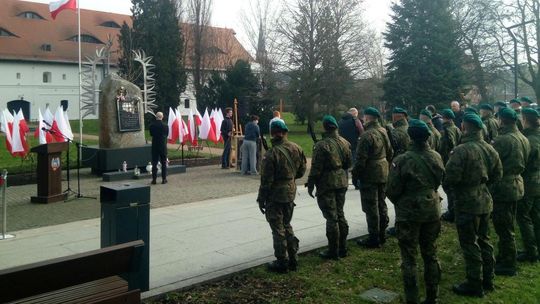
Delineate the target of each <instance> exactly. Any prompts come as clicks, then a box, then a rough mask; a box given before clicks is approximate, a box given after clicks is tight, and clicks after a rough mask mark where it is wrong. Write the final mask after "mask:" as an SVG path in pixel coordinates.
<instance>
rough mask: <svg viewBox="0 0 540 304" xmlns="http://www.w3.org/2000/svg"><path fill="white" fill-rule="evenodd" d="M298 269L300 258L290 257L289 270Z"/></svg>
mask: <svg viewBox="0 0 540 304" xmlns="http://www.w3.org/2000/svg"><path fill="white" fill-rule="evenodd" d="M297 270H298V260H297V259H296V258H292V259H291V258H289V271H297Z"/></svg>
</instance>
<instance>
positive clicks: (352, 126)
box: [338, 108, 364, 162]
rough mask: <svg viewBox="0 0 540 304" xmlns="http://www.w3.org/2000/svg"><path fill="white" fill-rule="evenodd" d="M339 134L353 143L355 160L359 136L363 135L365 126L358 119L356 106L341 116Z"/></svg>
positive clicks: (352, 149)
mask: <svg viewBox="0 0 540 304" xmlns="http://www.w3.org/2000/svg"><path fill="white" fill-rule="evenodd" d="M338 131H339V135H340V136H341V137H343V138H345V139H346V140H347V141H348V142H349V143H350V144H351V153H352V155H353V162H354V159H355V156H356V153H355V152H356V146H357V144H358V137H360V135H362V132H363V131H364V127H363V126H362V122H360V120H358V110H357V109H356V108H350V109H349V111H347V112H345V113H344V114H343V116H341V120H340V121H339V127H338Z"/></svg>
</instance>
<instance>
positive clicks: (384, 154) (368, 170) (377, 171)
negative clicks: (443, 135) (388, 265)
mask: <svg viewBox="0 0 540 304" xmlns="http://www.w3.org/2000/svg"><path fill="white" fill-rule="evenodd" d="M364 117H365V120H366V124H365V125H364V128H365V129H364V130H365V131H364V133H362V135H361V136H360V140H359V142H358V147H357V149H356V163H355V164H354V168H353V170H352V177H353V182H354V183H355V184H356V185H357V186H358V187H359V188H360V197H361V201H362V210H363V211H364V212H365V213H366V221H367V225H368V232H369V238H367V239H365V240H359V241H358V242H357V243H358V245H360V246H363V247H367V248H379V247H380V246H381V245H382V244H383V243H384V242H385V241H386V233H385V230H386V227H387V226H388V209H387V207H386V202H385V197H386V195H385V185H386V182H387V179H388V164H389V162H391V161H392V155H393V151H392V146H391V144H390V140H389V139H388V135H387V134H386V130H385V129H384V128H383V127H381V125H380V124H379V122H378V119H379V118H380V114H379V111H378V110H377V109H375V108H372V107H369V108H367V109H366V110H365V111H364Z"/></svg>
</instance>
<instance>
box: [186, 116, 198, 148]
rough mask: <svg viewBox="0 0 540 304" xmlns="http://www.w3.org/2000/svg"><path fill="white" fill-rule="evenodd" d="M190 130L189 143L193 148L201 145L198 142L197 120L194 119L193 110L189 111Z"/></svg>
mask: <svg viewBox="0 0 540 304" xmlns="http://www.w3.org/2000/svg"><path fill="white" fill-rule="evenodd" d="M188 130H189V136H188V141H189V142H190V143H191V145H192V146H197V145H198V144H199V141H198V140H197V129H196V126H195V120H194V117H193V110H189V116H188Z"/></svg>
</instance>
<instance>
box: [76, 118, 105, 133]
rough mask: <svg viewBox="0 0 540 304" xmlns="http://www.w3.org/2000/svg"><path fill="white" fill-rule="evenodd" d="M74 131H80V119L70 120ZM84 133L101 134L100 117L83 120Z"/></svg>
mask: <svg viewBox="0 0 540 304" xmlns="http://www.w3.org/2000/svg"><path fill="white" fill-rule="evenodd" d="M69 124H70V125H71V130H73V133H79V120H70V121H69ZM83 134H87V135H96V136H99V119H85V120H84V121H83Z"/></svg>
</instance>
